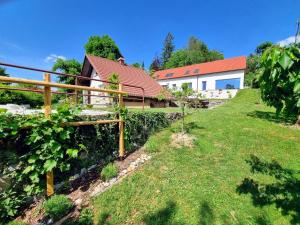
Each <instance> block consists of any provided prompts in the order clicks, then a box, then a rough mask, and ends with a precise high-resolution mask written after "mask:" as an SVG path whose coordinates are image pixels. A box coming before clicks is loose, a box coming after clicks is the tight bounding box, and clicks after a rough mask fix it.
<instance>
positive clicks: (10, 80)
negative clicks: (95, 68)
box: [0, 76, 127, 95]
mask: <svg viewBox="0 0 300 225" xmlns="http://www.w3.org/2000/svg"><path fill="white" fill-rule="evenodd" d="M0 82H8V83H18V84H33V85H39V86H44V87H56V88H65V89H73V90H83V91H96V92H106V93H110V94H121V95H126V94H127V92H125V91H118V90H108V89H103V88H93V87H87V86H79V85H71V84H60V83H51V82H45V81H37V80H28V79H21V78H13V77H4V76H0Z"/></svg>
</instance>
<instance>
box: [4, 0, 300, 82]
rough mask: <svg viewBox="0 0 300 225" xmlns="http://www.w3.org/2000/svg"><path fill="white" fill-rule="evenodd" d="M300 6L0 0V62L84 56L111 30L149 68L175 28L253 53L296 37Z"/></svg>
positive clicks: (252, 0) (182, 38) (260, 0)
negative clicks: (267, 43) (87, 47)
mask: <svg viewBox="0 0 300 225" xmlns="http://www.w3.org/2000/svg"><path fill="white" fill-rule="evenodd" d="M299 9H300V1H299V0H285V1H279V0H226V1H221V0H209V1H207V0H205V1H200V0H198V1H197V0H194V1H192V0H185V1H178V0H170V1H169V0H168V1H163V0H160V1H159V0H152V1H142V0H128V1H124V0H114V1H96V0H94V1H89V0H85V1H75V0H73V1H71V0H51V1H50V0H48V1H46V0H43V1H41V0H30V1H29V0H27V1H26V0H0V61H2V62H8V63H15V64H21V65H27V66H34V67H39V68H45V69H50V68H51V67H52V65H53V60H52V58H53V57H52V58H51V55H53V56H61V57H65V58H67V59H70V58H75V59H77V60H79V61H82V60H83V58H84V44H85V43H86V42H87V40H88V37H89V36H91V35H104V34H108V35H110V36H111V37H112V38H113V39H114V40H115V42H116V43H117V45H118V46H119V48H120V50H121V52H122V54H123V55H124V57H125V59H126V62H127V63H134V62H142V61H144V62H145V65H146V66H147V67H148V65H149V64H150V62H151V60H152V59H153V57H154V56H155V54H159V53H160V52H161V48H162V42H163V39H164V38H165V36H166V34H167V32H169V31H170V32H172V33H173V34H174V36H175V40H174V43H175V46H176V48H181V47H184V46H185V45H186V43H187V40H188V38H189V37H190V36H192V35H193V36H196V37H198V38H200V39H201V40H203V41H204V42H205V43H207V45H208V46H209V48H211V49H216V50H219V51H221V52H223V53H224V55H225V58H229V57H234V56H240V55H248V54H250V53H251V52H253V51H254V49H255V47H256V46H257V45H258V44H260V43H261V42H263V41H266V40H269V41H273V42H278V41H281V40H284V39H287V38H289V37H291V36H294V35H295V32H296V20H297V19H300V13H299V12H300V11H299ZM47 57H48V60H47ZM8 72H9V73H11V74H12V75H14V76H19V77H21V76H22V77H27V78H28V77H30V78H39V77H41V74H40V73H38V74H34V73H27V72H21V71H20V70H18V71H16V70H11V69H10V70H8Z"/></svg>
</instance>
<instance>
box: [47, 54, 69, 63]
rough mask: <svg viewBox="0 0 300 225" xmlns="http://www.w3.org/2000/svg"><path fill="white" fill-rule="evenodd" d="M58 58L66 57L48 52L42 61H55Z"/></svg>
mask: <svg viewBox="0 0 300 225" xmlns="http://www.w3.org/2000/svg"><path fill="white" fill-rule="evenodd" d="M58 59H63V60H66V59H67V58H66V57H65V56H63V55H56V54H50V55H48V56H47V57H46V58H45V59H44V61H45V62H47V63H48V62H56V61H57V60H58Z"/></svg>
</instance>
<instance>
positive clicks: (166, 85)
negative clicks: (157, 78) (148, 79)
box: [161, 84, 169, 89]
mask: <svg viewBox="0 0 300 225" xmlns="http://www.w3.org/2000/svg"><path fill="white" fill-rule="evenodd" d="M161 86H162V87H163V88H164V89H168V87H169V85H168V84H164V85H161Z"/></svg>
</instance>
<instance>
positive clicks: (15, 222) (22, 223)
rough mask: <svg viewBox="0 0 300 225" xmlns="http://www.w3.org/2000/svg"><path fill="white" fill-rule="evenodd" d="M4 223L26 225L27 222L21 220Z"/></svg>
mask: <svg viewBox="0 0 300 225" xmlns="http://www.w3.org/2000/svg"><path fill="white" fill-rule="evenodd" d="M6 225H27V223H24V222H22V221H11V222H9V223H7V224H6Z"/></svg>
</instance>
